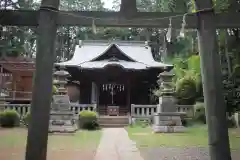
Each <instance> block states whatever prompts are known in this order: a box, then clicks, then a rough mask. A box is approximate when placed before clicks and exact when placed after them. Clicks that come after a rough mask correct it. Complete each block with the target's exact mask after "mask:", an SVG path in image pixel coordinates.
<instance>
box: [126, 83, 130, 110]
mask: <svg viewBox="0 0 240 160" xmlns="http://www.w3.org/2000/svg"><path fill="white" fill-rule="evenodd" d="M127 108H128V111H129V112H130V111H131V81H130V80H129V81H128V82H127Z"/></svg>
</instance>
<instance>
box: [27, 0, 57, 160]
mask: <svg viewBox="0 0 240 160" xmlns="http://www.w3.org/2000/svg"><path fill="white" fill-rule="evenodd" d="M58 7H59V0H42V3H41V7H40V15H39V16H40V17H39V26H38V33H39V36H38V40H37V57H36V72H35V79H34V87H33V96H32V105H31V121H30V125H29V128H28V138H27V147H26V157H25V159H26V160H46V155H47V141H48V125H49V112H50V105H51V99H52V85H53V84H52V74H53V73H52V72H53V62H54V59H55V46H54V43H55V38H56V30H57V25H56V21H57V15H58V13H57V12H58Z"/></svg>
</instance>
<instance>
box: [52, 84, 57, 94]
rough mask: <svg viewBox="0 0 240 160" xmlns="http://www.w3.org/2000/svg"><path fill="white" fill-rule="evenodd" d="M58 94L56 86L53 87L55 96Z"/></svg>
mask: <svg viewBox="0 0 240 160" xmlns="http://www.w3.org/2000/svg"><path fill="white" fill-rule="evenodd" d="M57 92H58V89H57V87H56V86H55V85H53V88H52V93H53V94H57Z"/></svg>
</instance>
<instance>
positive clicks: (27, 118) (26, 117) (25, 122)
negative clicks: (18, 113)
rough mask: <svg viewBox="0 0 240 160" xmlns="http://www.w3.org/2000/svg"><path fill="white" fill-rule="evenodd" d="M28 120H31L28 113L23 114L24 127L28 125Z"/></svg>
mask: <svg viewBox="0 0 240 160" xmlns="http://www.w3.org/2000/svg"><path fill="white" fill-rule="evenodd" d="M30 118H31V114H30V112H28V113H27V114H25V115H24V116H23V122H24V124H25V125H26V126H28V125H29V122H30Z"/></svg>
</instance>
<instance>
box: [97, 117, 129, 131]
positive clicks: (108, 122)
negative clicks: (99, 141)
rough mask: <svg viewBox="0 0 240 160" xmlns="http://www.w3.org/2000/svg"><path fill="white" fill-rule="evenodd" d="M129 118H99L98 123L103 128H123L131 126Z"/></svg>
mask: <svg viewBox="0 0 240 160" xmlns="http://www.w3.org/2000/svg"><path fill="white" fill-rule="evenodd" d="M128 118H129V117H128V116H99V117H98V123H99V125H100V127H103V128H122V127H126V126H128V124H129V119H128Z"/></svg>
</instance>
